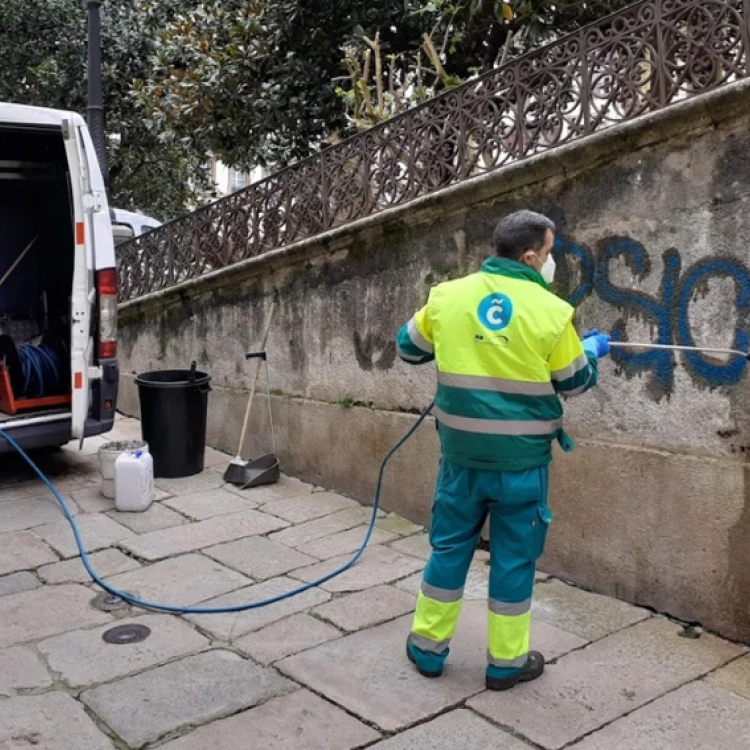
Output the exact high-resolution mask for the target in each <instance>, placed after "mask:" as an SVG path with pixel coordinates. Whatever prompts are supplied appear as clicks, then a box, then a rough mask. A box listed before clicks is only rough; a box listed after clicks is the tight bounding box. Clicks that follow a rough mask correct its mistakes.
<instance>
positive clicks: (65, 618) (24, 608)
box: [0, 585, 111, 648]
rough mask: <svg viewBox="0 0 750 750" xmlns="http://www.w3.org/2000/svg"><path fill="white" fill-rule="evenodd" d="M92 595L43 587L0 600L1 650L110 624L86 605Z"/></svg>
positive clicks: (86, 591)
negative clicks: (89, 627) (71, 631)
mask: <svg viewBox="0 0 750 750" xmlns="http://www.w3.org/2000/svg"><path fill="white" fill-rule="evenodd" d="M93 597H94V594H93V593H92V592H91V590H90V589H87V588H85V587H84V586H74V585H65V586H43V587H42V588H38V589H34V591H24V592H23V593H21V594H11V595H10V596H4V597H2V598H1V599H0V648H3V647H4V646H12V645H14V644H16V643H25V642H27V641H36V640H39V639H41V638H48V637H49V636H52V635H57V634H58V633H65V632H66V631H68V630H73V629H75V628H82V627H86V626H88V625H101V624H104V623H106V622H110V620H111V617H110V616H109V615H107V614H105V613H104V612H99V611H98V610H96V609H93V608H92V607H90V606H89V602H90V601H91V600H92V599H93Z"/></svg>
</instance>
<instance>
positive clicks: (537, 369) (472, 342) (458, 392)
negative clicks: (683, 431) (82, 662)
mask: <svg viewBox="0 0 750 750" xmlns="http://www.w3.org/2000/svg"><path fill="white" fill-rule="evenodd" d="M573 312H574V310H573V308H572V307H571V306H570V305H569V304H568V303H567V302H565V301H564V300H561V299H560V298H559V297H556V296H555V295H554V294H552V293H551V292H550V291H549V289H548V287H547V285H546V284H545V282H544V281H543V280H542V278H541V276H540V275H539V274H538V273H536V271H534V270H533V269H531V268H529V267H528V266H526V265H524V264H521V263H516V262H514V261H510V260H506V259H504V258H491V259H490V260H487V261H486V262H485V263H484V264H483V265H482V269H481V271H480V272H479V273H475V274H471V275H470V276H466V277H464V278H462V279H457V280H455V281H449V282H446V283H443V284H439V285H438V286H436V287H435V288H433V289H432V291H431V292H430V296H429V299H428V301H427V304H426V305H425V306H424V307H423V308H422V309H421V310H420V311H419V312H417V313H416V315H415V316H414V317H413V318H412V319H411V320H410V321H409V322H408V323H407V324H406V325H404V326H403V328H402V329H401V331H400V332H399V334H398V339H397V343H398V352H399V355H400V357H401V358H402V359H403V360H404V361H406V362H409V363H410V364H423V363H425V362H430V361H432V360H435V362H436V364H437V369H438V385H437V396H436V401H435V410H434V414H435V417H436V418H437V420H438V425H439V432H440V443H441V449H442V453H443V455H444V456H445V457H446V458H447V459H449V460H451V461H454V462H456V463H458V464H460V465H463V466H469V467H473V468H484V469H496V470H501V471H522V470H525V469H530V468H534V467H536V466H543V465H545V464H547V463H549V462H550V461H551V459H552V441H553V440H555V439H558V440H559V441H560V443H561V445H562V446H563V448H565V449H566V450H570V449H572V442H571V441H570V439H569V438H568V437H567V436H566V435H565V433H564V432H563V430H562V417H563V408H562V404H561V402H560V398H559V396H564V397H571V396H577V395H579V394H581V393H584V392H585V391H586V390H588V389H589V388H591V387H592V386H593V385H594V384H595V383H596V380H597V377H598V368H597V360H596V357H594V356H593V355H591V356H589V355H587V354H586V353H585V352H584V350H583V345H582V344H581V340H580V339H579V337H578V334H577V333H576V331H575V328H574V327H573Z"/></svg>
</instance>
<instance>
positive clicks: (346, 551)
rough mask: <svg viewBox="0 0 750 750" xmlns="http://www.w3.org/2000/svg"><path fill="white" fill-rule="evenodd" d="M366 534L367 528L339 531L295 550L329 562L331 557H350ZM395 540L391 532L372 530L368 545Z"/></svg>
mask: <svg viewBox="0 0 750 750" xmlns="http://www.w3.org/2000/svg"><path fill="white" fill-rule="evenodd" d="M366 534H367V526H355V527H354V528H353V529H348V530H347V531H339V532H337V533H335V534H331V535H330V536H324V537H321V538H320V539H315V540H313V541H312V542H307V543H306V544H303V545H301V546H299V547H297V549H298V550H299V551H300V552H304V553H305V554H306V555H312V556H313V557H317V558H318V559H320V560H329V559H330V558H332V557H337V556H339V555H351V554H352V553H354V552H356V551H357V550H358V549H359V548H360V547H361V546H362V542H364V540H365V535H366ZM397 538H398V537H397V535H396V534H394V533H393V532H391V531H384V530H383V529H378V528H374V529H373V530H372V535H371V536H370V542H369V544H371V545H376V544H386V543H387V542H390V541H393V540H394V539H397Z"/></svg>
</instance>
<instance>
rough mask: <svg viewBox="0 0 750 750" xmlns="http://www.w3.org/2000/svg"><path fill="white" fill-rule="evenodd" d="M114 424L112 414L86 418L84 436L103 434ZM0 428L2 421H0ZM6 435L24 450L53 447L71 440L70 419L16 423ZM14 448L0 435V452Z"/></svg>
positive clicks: (0, 427) (10, 450)
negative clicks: (107, 417)
mask: <svg viewBox="0 0 750 750" xmlns="http://www.w3.org/2000/svg"><path fill="white" fill-rule="evenodd" d="M113 425H114V416H113V417H112V418H111V419H109V420H106V421H100V420H98V419H87V420H86V426H85V428H84V434H85V436H86V437H93V436H95V435H103V434H104V433H107V432H109V431H110V430H111V429H112V426H113ZM0 429H2V423H0ZM7 432H8V435H10V437H12V438H13V440H15V441H16V442H17V443H18V444H19V445H20V446H21V448H23V449H24V450H29V451H31V450H36V449H37V448H53V447H55V446H60V445H65V444H66V443H69V442H70V441H71V440H72V435H71V430H70V419H60V420H57V421H55V422H42V423H41V424H40V423H36V424H30V425H18V426H16V427H11V428H10V429H9V430H8V431H7ZM13 450H14V448H13V447H12V446H11V445H10V443H9V442H8V441H7V440H4V439H3V438H1V437H0V454H3V453H12V452H13Z"/></svg>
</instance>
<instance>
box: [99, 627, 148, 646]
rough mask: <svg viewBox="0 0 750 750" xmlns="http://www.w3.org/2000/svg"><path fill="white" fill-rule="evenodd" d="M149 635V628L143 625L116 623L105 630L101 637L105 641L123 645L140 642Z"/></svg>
mask: <svg viewBox="0 0 750 750" xmlns="http://www.w3.org/2000/svg"><path fill="white" fill-rule="evenodd" d="M150 635H151V629H150V628H147V627H146V626H145V625H118V626H117V627H115V628H110V629H109V630H107V631H105V632H104V634H103V635H102V638H103V639H104V641H106V642H107V643H114V644H115V645H117V646H125V645H127V644H128V643H140V642H141V641H145V640H146V638H148V637H149V636H150Z"/></svg>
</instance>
